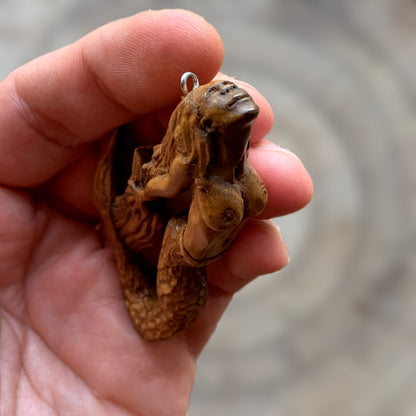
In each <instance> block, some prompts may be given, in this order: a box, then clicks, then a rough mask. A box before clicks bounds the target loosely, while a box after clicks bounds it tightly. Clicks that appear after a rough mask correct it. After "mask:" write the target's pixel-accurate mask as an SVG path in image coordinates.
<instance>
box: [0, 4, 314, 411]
mask: <svg viewBox="0 0 416 416" xmlns="http://www.w3.org/2000/svg"><path fill="white" fill-rule="evenodd" d="M222 55H223V49H222V44H221V40H220V38H219V36H218V34H217V33H216V31H215V30H214V29H213V28H212V27H211V26H210V25H209V24H207V23H206V22H205V21H204V20H203V19H201V18H200V17H198V16H196V15H194V14H192V13H189V12H185V11H161V12H145V13H140V14H138V15H136V16H133V17H130V18H127V19H123V20H119V21H117V22H114V23H110V24H109V25H106V26H104V27H102V28H100V29H98V30H96V31H94V32H92V33H90V34H88V35H87V36H86V37H84V38H83V39H81V40H79V41H78V42H76V43H74V44H72V45H69V46H67V47H65V48H63V49H60V50H58V51H55V52H52V53H50V54H48V55H46V56H43V57H40V58H38V59H36V60H35V61H33V62H30V63H28V64H27V65H25V66H23V67H21V68H19V69H17V70H16V71H14V72H13V73H12V74H10V76H9V77H7V78H6V79H5V80H4V81H2V83H1V84H0V108H1V111H0V125H1V126H2V128H1V130H0V183H1V188H0V193H1V195H0V200H1V201H2V203H1V204H0V310H1V312H0V313H1V314H0V388H1V391H0V394H1V400H0V414H5V415H25V416H26V415H28V414H31V415H42V416H45V415H46V416H49V415H56V414H65V415H79V414H88V415H104V416H106V415H136V416H137V415H149V414H157V415H161V416H164V415H174V416H176V415H178V416H179V415H180V416H182V415H184V414H185V413H186V408H187V406H188V401H189V395H190V391H191V388H192V384H193V380H194V374H195V360H196V357H197V356H198V354H199V353H200V351H201V349H202V348H203V347H204V345H205V344H206V342H207V341H208V339H209V337H210V335H211V334H212V332H213V331H214V329H215V327H216V325H217V323H218V320H219V319H220V317H221V315H222V313H223V311H224V309H225V308H226V306H227V304H228V303H229V301H230V300H231V299H232V296H233V294H234V293H235V292H236V291H238V290H239V289H241V288H242V287H243V286H244V285H245V284H247V283H248V282H249V281H251V280H252V279H253V278H254V277H255V276H257V275H259V274H262V273H267V272H272V271H275V270H278V269H279V268H281V267H283V266H284V265H285V264H286V263H287V250H286V247H285V245H284V242H283V240H282V238H281V236H280V234H279V233H278V231H277V230H276V228H275V227H274V226H273V224H272V222H271V221H270V220H268V218H271V217H272V216H276V215H284V214H288V213H290V212H293V211H296V210H298V209H300V208H302V207H303V206H304V205H306V204H307V202H308V201H309V200H310V198H311V196H312V183H311V180H310V177H309V175H308V174H307V172H306V170H305V168H304V167H303V165H302V163H301V162H300V161H299V159H298V158H296V157H295V156H294V155H293V154H291V153H290V152H288V151H286V150H283V149H280V148H278V147H277V146H274V145H272V144H270V143H268V142H267V141H265V140H264V139H263V137H264V136H265V135H266V134H267V132H268V131H269V130H270V128H271V124H272V120H273V115H272V112H271V110H270V106H269V105H268V104H267V102H266V100H265V99H264V98H263V97H262V96H261V95H260V94H259V93H258V92H257V91H255V90H254V89H253V88H252V87H249V86H247V85H245V86H244V88H245V89H246V90H247V91H249V93H250V95H252V96H253V98H254V100H255V101H256V103H257V104H258V105H259V107H260V115H259V117H258V118H257V122H256V124H255V125H254V127H253V132H252V143H253V145H252V150H251V152H250V156H249V160H250V163H251V164H252V165H253V167H254V168H255V169H256V171H257V172H258V173H259V175H260V176H261V177H262V179H263V180H264V183H265V185H266V187H267V190H268V195H269V200H268V204H267V206H266V208H265V210H264V211H263V214H262V217H261V218H262V219H255V220H252V221H249V222H248V223H247V225H246V226H245V227H244V228H243V229H242V230H241V232H240V233H239V236H238V239H237V240H236V241H235V243H234V245H233V247H232V248H231V249H230V250H229V251H228V252H227V253H226V254H225V256H223V257H222V258H221V259H220V260H218V261H217V262H214V263H213V264H211V265H210V266H209V267H208V285H209V293H210V295H209V298H208V300H207V304H206V307H205V309H204V311H203V312H202V313H201V315H200V316H199V318H198V320H197V321H196V322H195V324H194V325H192V327H190V328H189V329H188V330H186V331H184V332H183V333H181V334H180V335H178V336H175V337H173V338H171V339H170V340H168V341H166V342H163V343H147V342H145V341H143V340H142V339H141V338H140V337H139V335H138V334H137V332H136V331H135V330H134V328H133V326H132V325H131V321H130V317H129V315H128V313H127V311H126V309H125V306H124V300H123V298H122V296H121V293H120V288H119V282H118V279H117V270H116V267H115V264H114V261H113V257H112V252H111V248H109V247H108V246H107V245H106V244H105V241H104V242H103V241H102V239H101V238H100V235H99V232H97V230H96V227H95V223H96V222H97V219H98V218H97V212H96V210H95V208H94V205H93V201H92V182H93V176H94V172H95V168H96V164H97V160H98V153H99V152H98V147H99V146H98V145H97V143H98V141H99V140H100V139H103V138H108V137H109V136H110V135H111V131H113V130H114V129H115V128H117V127H119V126H121V125H124V124H126V123H131V122H133V120H134V123H132V124H130V125H129V127H130V129H131V131H132V132H135V133H139V134H140V137H143V138H146V141H144V142H143V144H155V143H157V142H158V141H160V140H161V138H162V137H163V134H164V131H165V130H166V127H167V120H168V118H169V116H170V113H171V111H172V108H173V107H174V106H175V105H176V104H177V102H178V101H179V99H180V90H178V79H179V78H180V76H181V74H183V73H184V72H185V71H192V72H194V73H198V75H199V78H200V82H201V84H204V83H206V82H208V81H210V80H211V79H212V78H213V77H214V76H215V75H216V74H217V72H218V70H219V68H220V65H221V62H222ZM221 78H224V77H223V76H221ZM161 398H163V400H161Z"/></svg>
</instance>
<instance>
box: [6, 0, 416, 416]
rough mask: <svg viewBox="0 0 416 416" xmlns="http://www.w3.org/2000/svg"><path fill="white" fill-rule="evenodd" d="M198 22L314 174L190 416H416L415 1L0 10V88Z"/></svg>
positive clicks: (121, 0) (101, 3) (218, 0)
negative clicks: (270, 269) (167, 11)
mask: <svg viewBox="0 0 416 416" xmlns="http://www.w3.org/2000/svg"><path fill="white" fill-rule="evenodd" d="M163 7H183V8H188V9H191V10H194V11H196V12H198V13H200V14H202V15H203V16H204V17H205V18H206V19H207V20H209V21H210V22H211V23H213V24H214V26H216V27H217V29H218V30H219V32H220V33H221V35H222V36H223V39H224V43H225V50H226V57H225V62H224V67H223V70H224V72H226V73H228V74H230V75H234V76H236V77H238V78H241V79H244V80H246V81H248V82H250V83H252V84H254V85H255V86H257V87H258V88H259V89H260V91H262V92H263V93H264V95H265V96H266V97H267V98H268V99H269V100H270V102H271V104H272V106H273V107H274V109H275V112H276V125H275V127H274V129H273V131H272V133H271V134H270V138H271V139H272V140H274V141H276V142H277V143H279V144H281V145H282V146H286V147H288V148H290V149H291V150H293V151H295V152H297V153H298V154H299V156H300V157H301V158H302V160H303V161H304V163H305V165H306V166H307V168H308V169H309V170H310V172H311V174H312V176H313V179H314V183H315V196H314V199H313V201H312V203H311V204H310V206H309V207H308V208H307V209H305V210H303V211H301V212H300V213H297V214H295V215H292V216H289V217H286V218H279V219H277V223H278V224H279V225H280V227H281V229H282V232H283V234H284V236H285V237H286V240H287V242H288V245H289V249H290V252H291V259H292V260H291V263H290V265H289V266H288V267H287V268H286V269H285V270H283V271H282V272H279V273H278V274H276V275H271V276H266V277H263V278H261V279H258V281H256V282H255V283H253V284H251V285H250V286H249V287H248V288H247V289H245V290H244V291H242V292H241V294H239V295H238V296H236V298H235V301H234V303H233V304H232V306H231V307H230V308H229V310H228V311H227V313H226V314H225V316H224V319H223V321H222V322H221V324H220V325H219V327H218V330H217V332H216V333H215V335H214V337H213V338H212V340H211V342H210V344H209V345H208V347H207V348H206V350H205V352H204V353H203V354H202V356H201V358H200V360H199V367H198V375H197V381H196V385H195V388H194V391H193V395H192V401H191V406H190V413H189V414H190V415H191V416H208V415H217V416H223V415H224V416H225V415H240V416H244V415H247V416H249V415H250V416H251V415H253V414H254V415H262V416H276V415H278V416H280V415H281V416H298V415H311V416H333V415H337V416H344V415H345V416H347V415H348V416H390V415H400V416H412V415H415V414H416V256H415V249H416V193H415V189H416V118H415V113H416V112H415V110H416V70H415V65H416V2H415V1H414V0H395V1H392V0H360V1H357V0H335V1H334V0H332V1H330V0H274V1H273V0H256V1H250V0H240V1H239V2H232V1H226V0H213V1H209V2H208V1H198V0H192V1H191V0H176V1H175V0H172V1H168V0H156V1H150V0H147V1H145V0H0V76H1V77H4V76H5V75H6V74H7V73H8V72H9V71H10V70H12V69H13V68H15V67H16V66H18V65H20V64H22V63H24V62H25V61H27V60H28V59H30V58H33V57H35V56H37V55H39V54H41V53H43V52H47V51H49V50H51V49H54V48H56V47H59V46H62V45H64V44H66V43H68V42H71V41H72V40H75V39H76V38H78V37H79V36H81V35H83V34H84V33H86V32H88V31H90V30H92V29H93V28H95V27H96V26H98V25H101V24H103V23H106V22H107V21H109V20H113V19H116V18H119V17H123V16H127V15H129V14H133V13H135V12H137V11H140V10H145V9H148V8H152V9H159V8H163Z"/></svg>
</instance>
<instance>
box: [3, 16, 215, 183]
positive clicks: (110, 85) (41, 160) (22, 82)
mask: <svg viewBox="0 0 416 416" xmlns="http://www.w3.org/2000/svg"><path fill="white" fill-rule="evenodd" d="M222 57H223V48H222V43H221V40H220V37H219V35H218V33H217V32H216V31H215V30H214V28H213V27H212V26H210V25H209V24H208V23H207V22H205V20H203V19H202V18H201V17H199V16H197V15H195V14H193V13H190V12H186V11H181V10H165V11H159V12H154V11H148V12H143V13H140V14H138V15H136V16H133V17H130V18H127V19H123V20H119V21H117V22H113V23H110V24H108V25H106V26H103V27H101V28H100V29H98V30H96V31H94V32H92V33H91V34H89V35H87V36H86V37H85V38H83V39H81V40H80V41H78V42H76V43H74V44H72V45H69V46H68V47H65V48H63V49H60V50H58V51H55V52H53V53H50V54H48V55H45V56H43V57H41V58H38V59H37V60H35V61H32V62H31V63H29V64H27V65H25V66H23V67H21V68H20V69H18V70H16V71H15V72H14V73H12V74H11V75H10V76H9V77H8V78H6V79H5V80H4V81H3V82H2V83H1V84H0V125H1V126H2V129H1V132H0V182H1V183H3V184H7V185H13V186H33V185H37V184H39V183H41V182H43V181H45V180H46V179H48V178H50V177H51V176H53V175H54V174H55V173H56V172H58V171H59V170H61V169H62V168H63V167H64V166H66V165H68V164H69V163H70V162H71V161H72V160H73V159H74V157H75V154H76V152H77V151H79V146H80V145H82V144H84V143H87V142H89V141H91V140H94V139H97V138H99V137H101V136H103V135H105V134H106V133H107V132H108V131H109V130H111V129H113V128H115V127H118V126H119V125H121V124H124V123H126V122H128V121H131V120H132V119H133V118H136V117H137V115H140V114H144V113H148V112H151V111H154V110H156V109H159V108H163V107H166V106H168V105H169V104H172V103H174V102H175V101H177V100H179V97H180V95H181V90H180V84H179V80H180V77H181V75H182V73H183V72H185V71H193V72H195V73H197V74H198V76H199V78H200V80H201V82H202V83H205V82H207V81H209V80H210V79H211V78H212V77H213V76H214V75H215V74H216V73H217V72H218V69H219V67H220V65H221V62H222Z"/></svg>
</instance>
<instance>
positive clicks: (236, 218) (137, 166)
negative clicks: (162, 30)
mask: <svg viewBox="0 0 416 416" xmlns="http://www.w3.org/2000/svg"><path fill="white" fill-rule="evenodd" d="M258 113H259V108H258V106H257V105H256V104H255V102H254V101H253V99H252V98H251V97H250V96H249V95H248V93H247V92H246V91H245V90H243V89H242V88H239V87H238V86H237V85H236V84H235V83H232V82H230V81H228V80H225V81H215V82H211V83H209V84H207V85H204V86H201V87H199V88H195V89H194V90H193V91H192V92H190V93H189V94H187V95H186V97H184V98H183V99H182V100H181V102H180V103H179V105H178V106H177V108H176V109H175V111H174V112H173V114H172V116H171V118H170V122H169V126H168V129H167V132H166V135H165V136H164V138H163V140H162V142H161V143H160V144H158V145H156V146H153V147H149V146H138V147H137V148H136V149H135V150H134V153H133V156H132V159H133V160H132V169H131V175H130V178H129V179H128V181H127V182H126V184H125V185H126V190H125V192H123V193H122V194H118V192H117V188H119V183H122V184H123V183H124V181H123V176H124V172H123V169H122V168H123V166H126V163H125V162H124V160H123V159H126V158H127V155H126V152H125V149H126V148H127V147H128V144H129V140H126V138H125V137H123V136H122V134H121V131H122V130H120V132H118V133H115V134H114V136H113V137H112V138H111V140H110V143H109V145H108V147H107V149H106V151H105V152H104V154H103V156H102V157H101V158H100V161H99V163H98V167H97V171H96V175H95V180H94V191H95V204H96V206H97V209H98V211H99V213H100V216H101V218H102V220H103V223H104V225H105V227H106V231H107V232H108V234H109V236H110V238H111V240H112V246H113V250H114V255H115V259H116V263H117V268H118V271H119V277H120V282H121V286H122V289H123V294H124V297H125V299H126V306H127V309H128V311H129V314H130V316H131V318H132V321H133V324H134V326H135V328H136V329H137V331H138V332H139V334H140V335H141V336H142V337H143V338H144V339H146V340H148V341H161V340H166V339H168V338H170V337H172V336H173V335H175V334H176V333H178V332H179V331H183V330H184V329H186V328H188V327H189V325H191V324H192V323H193V322H194V321H195V319H196V318H197V317H198V315H199V314H200V313H201V311H202V309H203V307H204V306H205V303H206V300H207V296H208V293H207V288H206V286H207V282H206V266H207V265H208V264H209V263H212V262H213V261H214V260H216V259H218V258H219V257H220V256H221V255H223V254H224V252H225V251H226V250H227V249H228V248H229V247H230V246H231V244H232V243H233V242H234V240H235V238H236V237H237V234H238V231H239V230H240V229H241V228H242V227H243V226H244V224H245V223H246V221H247V220H248V219H249V218H251V217H255V216H256V215H258V214H260V213H261V212H262V211H263V210H264V208H265V206H266V202H267V191H266V188H265V186H264V183H263V182H262V180H261V179H260V178H259V176H258V175H257V173H256V172H255V171H254V169H253V168H252V167H251V166H250V164H249V163H248V161H247V156H248V148H249V143H250V134H251V128H252V125H253V123H254V120H255V118H256V117H257V115H258ZM149 249H153V251H155V252H156V253H155V255H154V256H152V257H155V258H157V261H154V262H153V264H150V262H147V264H144V263H145V260H144V259H145V258H147V257H148V253H149Z"/></svg>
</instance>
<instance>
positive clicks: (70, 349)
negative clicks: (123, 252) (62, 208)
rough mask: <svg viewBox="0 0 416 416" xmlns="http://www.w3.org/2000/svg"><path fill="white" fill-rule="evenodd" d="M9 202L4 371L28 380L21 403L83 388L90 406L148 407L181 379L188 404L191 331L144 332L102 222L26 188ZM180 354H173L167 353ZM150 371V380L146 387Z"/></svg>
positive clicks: (48, 400)
mask: <svg viewBox="0 0 416 416" xmlns="http://www.w3.org/2000/svg"><path fill="white" fill-rule="evenodd" d="M2 201H3V206H4V207H7V212H3V213H2V223H1V224H0V227H1V230H2V239H1V241H2V245H1V247H0V252H1V253H4V254H6V255H7V259H4V261H3V264H4V267H3V269H2V274H3V276H9V277H10V278H9V279H7V282H6V281H5V282H4V283H3V286H2V288H1V292H0V303H1V305H4V310H3V311H2V314H1V319H2V321H1V327H2V337H4V338H7V350H8V351H7V352H6V351H4V353H5V354H6V357H7V361H8V362H9V366H8V367H7V368H6V371H7V372H8V374H5V373H4V372H3V373H2V377H3V378H4V379H6V378H7V379H8V383H11V384H14V383H18V384H19V385H20V386H21V388H22V393H24V394H19V398H18V400H21V401H22V402H21V403H17V404H16V405H17V406H18V407H19V408H21V407H24V406H25V405H27V404H28V403H29V402H31V403H32V402H33V401H34V400H35V401H36V402H37V405H38V406H39V409H44V410H43V412H41V414H47V409H48V408H54V409H55V410H59V408H60V407H62V406H65V405H68V400H71V399H70V397H68V395H70V394H74V392H76V394H77V397H78V398H77V400H79V405H80V406H81V408H80V409H79V410H80V414H103V415H104V414H108V415H111V414H117V407H122V408H125V409H127V410H129V411H131V412H132V414H138V412H139V410H141V411H144V410H145V409H146V403H151V404H152V406H154V404H155V403H157V402H158V401H160V397H154V398H152V392H154V393H155V394H157V388H158V384H160V386H159V387H160V388H163V390H164V395H165V396H166V399H168V398H169V395H170V394H173V390H172V389H173V388H175V395H176V398H177V399H179V403H178V405H180V406H182V407H183V406H185V407H186V397H187V394H189V389H190V388H191V385H192V381H193V370H194V357H193V355H192V354H191V353H190V352H189V351H190V350H189V349H188V348H184V343H185V337H178V338H176V340H173V341H169V342H165V343H162V344H159V345H154V344H148V343H144V342H142V341H141V340H140V338H139V337H138V335H137V334H136V333H135V332H134V330H133V327H132V325H131V324H130V321H129V318H128V315H127V312H126V310H125V308H124V304H123V300H122V297H121V292H120V290H119V288H118V282H117V277H116V272H115V269H114V264H113V262H112V259H111V256H110V255H109V254H110V253H109V251H108V250H106V249H103V248H102V247H101V244H100V241H99V239H98V237H97V233H96V232H95V229H94V228H93V227H91V226H89V225H86V224H83V223H82V222H79V221H76V220H72V219H68V218H67V217H66V216H64V215H62V214H61V213H60V212H58V211H56V210H55V209H53V208H51V207H49V206H47V205H44V204H43V203H42V201H39V203H38V204H37V206H36V207H35V205H34V203H33V201H32V200H31V198H29V197H28V196H27V195H25V194H20V193H15V192H10V191H3V195H2ZM11 218H12V219H13V221H11ZM5 236H7V240H6V239H5ZM10 237H13V239H11V238H10ZM172 355H173V356H174V357H175V360H174V361H173V362H172V361H171V360H167V359H166V357H172ZM6 357H4V358H6ZM143 378H145V379H146V385H147V386H148V387H149V388H148V390H146V389H141V390H140V391H137V389H136V386H137V385H140V384H141V383H142V382H143ZM166 380H169V383H166ZM162 384H163V387H162ZM178 386H182V392H181V394H179V395H178V391H177V387H178ZM181 397H182V398H183V400H180V398H181ZM108 403H113V404H114V405H115V407H113V406H110V405H108ZM101 406H104V407H101ZM81 410H82V412H81ZM94 410H95V411H94ZM172 410H173V409H172ZM153 411H154V408H153ZM145 414H146V413H145ZM157 414H163V413H162V412H161V411H160V413H157Z"/></svg>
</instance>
